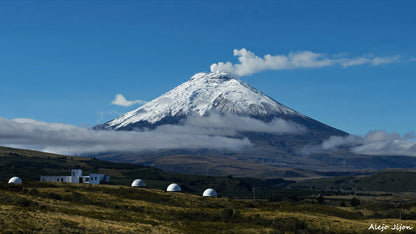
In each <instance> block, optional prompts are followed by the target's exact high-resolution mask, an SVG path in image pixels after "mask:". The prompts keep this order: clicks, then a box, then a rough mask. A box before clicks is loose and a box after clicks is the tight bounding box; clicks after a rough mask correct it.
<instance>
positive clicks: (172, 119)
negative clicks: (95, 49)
mask: <svg viewBox="0 0 416 234" xmlns="http://www.w3.org/2000/svg"><path fill="white" fill-rule="evenodd" d="M189 125H192V126H196V125H198V126H199V127H200V126H203V128H201V129H202V130H201V131H205V132H207V134H209V135H216V134H220V135H221V136H226V137H231V138H236V139H244V140H248V141H249V143H250V144H251V146H252V147H249V148H245V149H241V150H236V151H230V150H229V149H228V150H221V149H215V150H214V149H186V148H184V149H182V150H159V151H149V152H130V153H117V152H115V153H114V152H112V153H108V154H102V155H99V157H101V158H103V159H107V160H111V161H124V162H133V163H142V164H146V165H152V166H156V167H160V168H162V169H165V170H172V171H178V172H185V173H193V174H209V175H229V174H233V175H239V176H258V177H277V176H287V175H288V174H289V175H293V176H294V177H298V176H303V175H304V174H308V173H310V170H355V169H363V168H365V169H368V168H374V169H379V168H385V167H388V166H386V165H391V163H392V161H394V163H395V164H394V163H393V164H394V165H395V167H406V166H409V165H407V163H408V159H407V158H406V159H402V158H400V157H396V158H395V159H391V158H388V157H382V156H366V155H356V154H352V153H350V152H349V150H348V149H337V150H335V151H334V150H333V151H331V152H320V153H315V154H307V155H305V154H304V152H305V148H308V147H310V146H313V145H320V144H321V143H322V142H323V141H324V140H326V139H328V138H330V137H331V136H348V134H347V133H345V132H343V131H341V130H338V129H336V128H333V127H330V126H328V125H325V124H323V123H321V122H319V121H317V120H314V119H312V118H309V117H307V116H305V115H303V114H301V113H299V112H297V111H295V110H293V109H291V108H289V107H287V106H285V105H283V104H281V103H279V102H277V101H275V100H273V99H272V98H270V97H269V96H267V95H265V94H263V93H262V92H260V91H259V90H257V89H255V88H253V87H252V86H250V85H249V84H247V83H246V82H244V81H242V80H240V79H239V78H237V77H236V76H234V75H232V74H229V73H224V72H211V73H198V74H195V75H194V76H193V77H192V78H191V79H190V80H188V81H186V82H185V83H183V84H181V85H179V86H177V87H176V88H174V89H172V90H170V91H169V92H167V93H165V94H163V95H162V96H160V97H158V98H156V99H154V100H152V101H150V102H148V103H146V104H144V105H143V106H141V107H139V108H137V109H136V110H133V111H130V112H128V113H126V114H124V115H122V116H120V117H119V118H116V119H114V120H111V121H109V122H107V123H104V124H102V125H98V126H96V127H94V129H95V130H116V131H152V130H154V129H158V128H164V127H167V126H170V127H172V126H174V127H176V129H178V128H180V127H181V126H182V127H184V126H189ZM230 130H232V131H230ZM182 131H183V130H182ZM185 131H189V129H186V130H185ZM178 134H179V133H178Z"/></svg>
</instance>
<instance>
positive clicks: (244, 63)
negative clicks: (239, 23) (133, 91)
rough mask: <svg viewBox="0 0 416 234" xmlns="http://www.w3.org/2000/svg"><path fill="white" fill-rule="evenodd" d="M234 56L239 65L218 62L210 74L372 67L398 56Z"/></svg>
mask: <svg viewBox="0 0 416 234" xmlns="http://www.w3.org/2000/svg"><path fill="white" fill-rule="evenodd" d="M233 53H234V56H236V57H238V60H239V62H240V63H238V64H232V63H231V62H225V63H224V62H218V63H214V64H212V65H211V67H210V68H211V72H219V71H224V72H229V73H232V74H235V75H238V76H248V75H252V74H254V73H258V72H262V71H267V70H284V69H297V68H319V67H328V66H333V65H337V64H338V65H342V66H343V67H344V68H346V67H350V66H357V65H362V64H371V65H374V66H377V65H380V64H386V63H394V62H397V61H398V60H399V58H400V56H390V57H374V56H362V57H356V58H348V57H340V56H328V55H326V54H322V53H315V52H311V51H298V52H290V53H289V54H288V55H270V54H267V55H265V56H264V57H262V58H261V57H259V56H257V55H256V54H254V53H253V52H251V51H248V50H247V49H245V48H242V49H240V50H237V49H234V50H233Z"/></svg>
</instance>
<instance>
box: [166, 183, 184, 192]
mask: <svg viewBox="0 0 416 234" xmlns="http://www.w3.org/2000/svg"><path fill="white" fill-rule="evenodd" d="M166 191H168V192H180V191H181V187H180V186H179V185H177V184H170V185H169V186H168V188H167V189H166Z"/></svg>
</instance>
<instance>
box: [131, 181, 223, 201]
mask: <svg viewBox="0 0 416 234" xmlns="http://www.w3.org/2000/svg"><path fill="white" fill-rule="evenodd" d="M131 187H146V183H145V182H144V181H143V180H141V179H135V180H133V182H132V183H131ZM181 191H182V189H181V186H179V185H178V184H175V183H172V184H170V185H169V186H168V187H167V188H166V192H181ZM202 196H203V197H217V196H218V195H217V192H216V191H215V190H214V189H212V188H208V189H206V190H205V191H204V193H203V194H202Z"/></svg>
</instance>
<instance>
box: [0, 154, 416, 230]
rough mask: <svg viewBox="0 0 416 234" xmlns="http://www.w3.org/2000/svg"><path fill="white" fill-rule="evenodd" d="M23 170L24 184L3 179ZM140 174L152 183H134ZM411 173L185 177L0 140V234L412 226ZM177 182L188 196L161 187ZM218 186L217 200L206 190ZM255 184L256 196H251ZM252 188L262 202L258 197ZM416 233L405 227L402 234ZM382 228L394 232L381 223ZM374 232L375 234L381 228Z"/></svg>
mask: <svg viewBox="0 0 416 234" xmlns="http://www.w3.org/2000/svg"><path fill="white" fill-rule="evenodd" d="M73 168H81V169H83V170H84V174H89V173H103V174H106V175H110V176H111V177H110V181H111V183H110V184H106V185H90V184H71V183H45V182H39V178H40V176H41V175H69V173H70V170H71V169H73ZM12 176H19V177H20V178H22V179H23V184H21V185H13V184H7V181H8V179H9V178H10V177H12ZM136 178H141V179H144V180H145V181H146V183H147V185H148V188H132V187H130V186H129V185H130V183H131V182H132V180H134V179H136ZM413 178H415V172H414V171H411V170H406V171H405V170H386V171H380V172H378V173H376V174H373V175H370V176H356V177H352V176H343V177H332V178H326V179H319V180H308V181H302V182H294V181H286V180H283V179H269V180H262V179H254V178H235V177H232V176H227V177H212V176H201V175H185V174H179V173H171V172H164V171H162V170H160V169H155V168H151V167H145V166H141V165H131V164H116V163H111V162H107V161H101V160H96V159H94V158H83V157H71V156H63V155H56V154H48V153H42V152H37V151H31V150H20V149H13V148H6V147H0V230H1V232H23V233H27V232H46V233H59V232H95V233H96V232H105V233H107V232H116V233H117V232H123V233H125V232H157V233H160V232H164V233H178V232H179V233H213V232H214V233H215V232H220V233H223V232H225V233H283V232H287V233H294V232H296V233H362V232H368V228H369V227H370V225H371V224H374V225H375V224H378V225H381V224H385V225H390V226H391V227H393V225H395V224H397V225H398V224H400V225H404V226H406V227H407V226H408V227H412V228H413V227H416V221H415V220H416V202H415V200H416V199H415V198H416V193H415V192H416V190H415V186H414V185H415V181H414V180H413ZM173 182H175V183H178V184H180V185H181V187H182V191H183V192H182V193H168V192H164V190H165V189H166V187H167V185H168V184H170V183H173ZM208 187H212V188H214V189H215V190H216V191H217V192H218V194H219V197H218V198H203V197H201V194H202V192H203V191H204V189H206V188H208ZM254 190H255V193H254ZM254 195H255V198H256V200H255V201H253V199H254ZM412 231H413V230H402V231H401V233H406V232H409V233H411V232H412ZM384 232H385V233H386V232H387V233H389V232H391V233H394V231H393V230H389V229H387V230H385V231H384ZM374 233H379V231H376V232H374Z"/></svg>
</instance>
